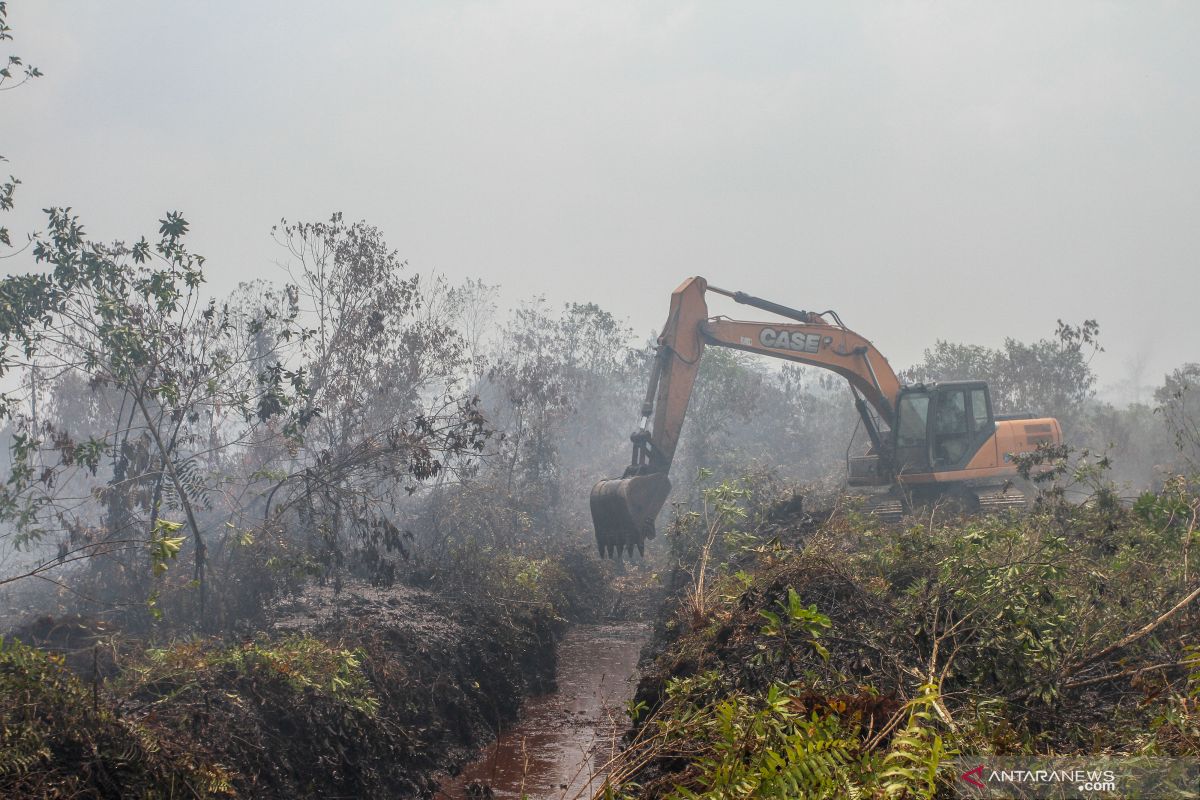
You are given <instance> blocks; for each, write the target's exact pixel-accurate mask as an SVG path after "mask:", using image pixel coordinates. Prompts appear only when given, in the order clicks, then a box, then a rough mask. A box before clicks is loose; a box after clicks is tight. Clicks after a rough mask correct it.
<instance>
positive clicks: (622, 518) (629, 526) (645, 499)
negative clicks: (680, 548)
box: [592, 472, 671, 558]
mask: <svg viewBox="0 0 1200 800" xmlns="http://www.w3.org/2000/svg"><path fill="white" fill-rule="evenodd" d="M670 493H671V482H670V481H669V480H667V476H666V474H665V473H662V472H653V473H650V474H649V475H636V476H634V477H631V478H616V479H614V480H604V481H600V482H599V483H597V484H596V485H595V486H594V487H593V488H592V524H593V525H594V526H595V528H596V547H597V548H599V550H600V556H601V557H602V558H604V557H608V556H619V555H620V554H621V551H622V550H627V551H628V552H629V554H630V555H633V548H634V547H637V549H638V553H639V554H644V553H645V541H646V540H647V539H653V538H654V518H655V517H657V516H658V512H659V510H660V509H662V507H663V504H664V503H665V502H667V495H669V494H670Z"/></svg>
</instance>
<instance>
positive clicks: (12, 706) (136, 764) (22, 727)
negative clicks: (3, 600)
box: [0, 639, 232, 798]
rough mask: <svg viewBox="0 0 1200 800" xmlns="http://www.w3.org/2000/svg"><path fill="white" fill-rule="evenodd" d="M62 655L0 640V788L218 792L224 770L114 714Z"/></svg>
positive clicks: (127, 793)
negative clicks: (73, 672)
mask: <svg viewBox="0 0 1200 800" xmlns="http://www.w3.org/2000/svg"><path fill="white" fill-rule="evenodd" d="M93 691H94V690H93V689H92V688H91V687H87V686H84V685H83V684H82V683H81V682H80V681H79V679H78V678H77V677H75V675H73V674H72V673H70V672H69V671H67V669H66V668H65V667H64V666H63V665H62V663H61V660H60V659H57V658H55V657H54V656H51V655H48V654H47V653H45V652H43V651H40V650H35V649H33V648H30V647H27V646H25V645H23V644H21V643H19V642H16V641H5V640H3V639H0V696H3V697H4V703H3V704H0V794H2V795H3V796H5V797H30V798H36V797H47V798H49V797H79V796H88V797H146V798H169V797H179V796H183V795H186V796H192V797H217V796H220V797H224V796H228V795H230V794H232V790H231V785H230V782H229V775H228V773H227V772H226V771H225V770H224V769H223V768H222V767H220V766H218V765H216V764H213V763H206V762H204V761H203V760H202V759H201V758H200V757H198V756H197V754H195V753H191V752H188V751H187V750H186V749H184V748H182V747H180V746H177V745H176V744H175V743H174V742H172V741H171V740H170V739H166V738H158V737H157V736H156V735H155V734H154V733H152V732H151V731H150V730H148V729H146V728H144V727H142V726H140V725H137V724H135V723H133V722H130V721H128V720H127V719H126V718H124V717H122V716H118V715H117V714H115V713H114V712H113V711H112V709H111V708H110V706H109V704H108V702H107V700H106V699H105V698H102V697H98V696H97V695H95V694H93Z"/></svg>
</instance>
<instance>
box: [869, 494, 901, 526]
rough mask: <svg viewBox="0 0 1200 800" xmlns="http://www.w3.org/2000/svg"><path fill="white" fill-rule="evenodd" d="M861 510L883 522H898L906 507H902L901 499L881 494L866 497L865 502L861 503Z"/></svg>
mask: <svg viewBox="0 0 1200 800" xmlns="http://www.w3.org/2000/svg"><path fill="white" fill-rule="evenodd" d="M863 510H864V511H866V512H867V513H868V514H870V515H871V516H874V517H878V518H879V519H881V520H883V521H884V522H899V521H900V520H902V519H903V518H904V514H905V513H906V511H907V510H908V509H906V508H905V507H904V501H903V500H898V499H897V498H895V497H891V496H889V495H881V496H879V497H871V498H868V499H867V502H866V503H865V504H864V505H863Z"/></svg>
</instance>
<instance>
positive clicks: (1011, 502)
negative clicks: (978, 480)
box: [974, 487, 1029, 514]
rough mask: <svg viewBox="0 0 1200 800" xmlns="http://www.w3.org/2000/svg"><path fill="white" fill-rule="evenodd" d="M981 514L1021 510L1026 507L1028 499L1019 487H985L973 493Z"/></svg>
mask: <svg viewBox="0 0 1200 800" xmlns="http://www.w3.org/2000/svg"><path fill="white" fill-rule="evenodd" d="M974 494H975V499H976V502H977V503H978V504H979V512H980V513H981V514H999V513H1003V512H1005V511H1021V510H1024V509H1025V508H1027V507H1028V505H1029V500H1028V499H1027V498H1026V497H1025V493H1024V492H1022V491H1020V490H1019V489H1014V488H1011V487H1010V488H1008V489H1002V488H1000V489H985V490H979V491H976V492H975V493H974Z"/></svg>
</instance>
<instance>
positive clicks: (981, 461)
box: [591, 277, 1062, 556]
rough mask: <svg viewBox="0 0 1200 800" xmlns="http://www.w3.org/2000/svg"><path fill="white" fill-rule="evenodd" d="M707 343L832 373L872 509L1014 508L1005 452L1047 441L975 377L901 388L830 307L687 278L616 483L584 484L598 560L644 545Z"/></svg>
mask: <svg viewBox="0 0 1200 800" xmlns="http://www.w3.org/2000/svg"><path fill="white" fill-rule="evenodd" d="M706 292H713V293H715V294H720V295H724V296H726V297H729V298H732V299H733V300H734V301H735V302H738V303H741V304H743V305H748V306H753V307H755V308H758V309H761V310H763V311H767V312H770V313H772V314H775V315H778V316H780V317H784V318H786V319H788V320H791V322H780V323H777V322H745V321H740V320H734V319H729V318H728V317H724V316H716V317H710V316H709V315H708V304H707V302H706V301H705V293H706ZM707 345H716V346H718V347H731V348H733V349H735V350H745V351H746V352H749V353H759V354H761V355H767V356H773V357H775V358H782V359H786V360H788V361H796V362H799V363H801V364H808V365H811V366H815V367H823V368H824V369H828V370H831V371H833V372H835V373H837V374H838V375H841V376H842V377H843V378H845V379H846V380H847V382H848V383H849V384H850V392H851V395H852V396H853V400H854V405H855V407H856V408H857V410H858V413H859V416H860V418H861V419H862V424H863V427H864V428H865V430H866V432H867V437H868V439H869V440H870V446H869V448H868V449H867V452H866V453H865V454H864V455H861V456H857V457H852V458H850V459H849V464H848V470H847V471H848V474H849V481H848V482H849V484H850V485H851V486H889V487H891V488H890V491H888V492H887V493H886V494H883V495H881V496H878V497H876V498H875V502H874V504H873V506H872V508H871V510H872V511H874V512H876V513H880V514H883V515H885V516H892V515H895V516H899V515H900V514H901V513H903V511H904V510H905V509H906V508H907V507H908V504H909V503H912V502H917V501H927V500H929V499H933V498H935V497H938V496H944V495H947V494H950V495H953V496H956V497H958V498H959V499H960V500H964V501H966V502H967V503H968V504H969V505H971V506H973V507H975V508H982V509H995V508H1005V507H1012V506H1023V505H1025V502H1026V498H1025V495H1024V493H1023V492H1022V491H1020V489H1018V488H1016V487H1014V486H1013V483H1012V482H1013V479H1015V478H1016V477H1017V468H1016V465H1015V464H1014V463H1013V459H1012V457H1013V455H1014V454H1018V453H1026V452H1030V451H1032V450H1036V449H1037V447H1038V446H1039V445H1041V444H1058V443H1061V441H1062V430H1061V428H1060V427H1059V424H1058V421H1057V420H1055V419H1053V418H1049V417H1043V418H1036V417H1035V416H1034V415H1032V414H1010V415H996V414H995V413H994V412H993V410H992V400H991V394H990V393H989V391H988V385H987V383H985V382H983V381H954V382H947V383H937V384H915V385H911V386H905V385H901V383H900V380H899V378H897V377H896V373H895V372H894V371H893V370H892V368H891V365H889V364H888V361H887V359H886V358H884V357H883V354H882V353H880V352H879V351H878V350H877V349H876V348H875V346H874V345H873V344H871V342H869V341H868V340H867V339H865V338H863V337H862V336H860V335H859V334H857V333H855V332H854V331H852V330H850V329H849V328H847V327H846V326H845V325H843V324H842V320H841V318H840V317H838V315H837V313H835V312H833V311H822V312H819V313H816V312H810V311H799V310H797V309H794V308H789V307H787V306H783V305H779V304H778V303H773V302H771V301H769V300H763V299H760V298H757V297H753V296H751V295H748V294H745V293H744V292H731V291H727V290H725V289H718V288H717V287H715V286H710V285H709V284H708V282H707V281H706V280H705V279H704V278H699V277H696V278H688V279H687V280H686V281H684V282H683V283H682V284H681V285H680V286H679V288H678V289H676V290H675V292H674V293H673V294H672V295H671V309H670V313H669V314H668V316H667V322H666V324H665V325H664V326H663V330H662V335H661V336H659V337H658V349H657V354H656V356H655V358H654V364H653V368H652V371H651V375H650V385H649V387H648V388H647V390H646V398H645V401H644V402H643V403H642V409H641V422H640V424H639V426H638V429H637V430H636V431H634V433H633V435H632V436H631V437H630V438H631V440H632V441H633V459H632V461H631V463H630V465H629V466H628V467H626V469H625V472H624V474H623V475H622V476H621V477H620V478H617V479H613V480H602V481H600V482H599V483H597V484H596V486H595V487H594V488H593V489H592V495H591V508H592V522H593V524H594V525H595V528H596V544H597V546H598V547H599V549H600V554H601V556H613V555H620V554H621V553H622V551H628V552H629V553H630V554H632V553H633V549H634V548H635V547H636V548H637V549H638V551H639V552H644V543H645V540H646V539H652V538H654V521H655V518H656V517H657V516H658V512H659V511H660V510H661V509H662V507H663V505H664V504H665V503H666V501H667V496H668V495H669V494H670V492H671V482H670V480H669V479H668V477H667V474H668V472H669V471H670V469H671V461H672V459H673V458H674V456H675V446H676V445H677V444H678V442H679V434H680V431H681V430H682V428H683V420H684V417H685V415H686V414H687V408H688V402H689V400H690V398H691V394H692V385H693V384H694V383H695V381H696V375H697V373H698V372H699V369H700V359H701V357H702V356H703V355H704V348H705V346H707Z"/></svg>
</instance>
